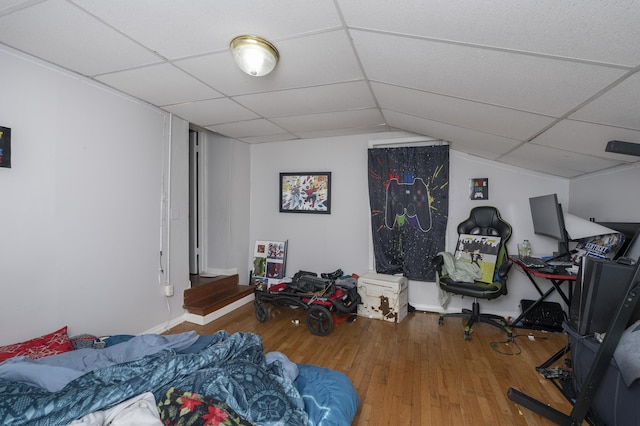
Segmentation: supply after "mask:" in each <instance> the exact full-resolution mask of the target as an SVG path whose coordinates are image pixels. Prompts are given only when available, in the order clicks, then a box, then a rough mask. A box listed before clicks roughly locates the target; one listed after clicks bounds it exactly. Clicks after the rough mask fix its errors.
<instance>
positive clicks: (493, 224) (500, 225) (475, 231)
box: [458, 206, 511, 242]
mask: <svg viewBox="0 0 640 426" xmlns="http://www.w3.org/2000/svg"><path fill="white" fill-rule="evenodd" d="M458 234H471V235H494V236H499V237H502V241H503V242H506V241H507V240H508V239H509V237H511V225H509V223H507V222H505V221H504V220H503V219H502V218H501V217H500V212H499V211H498V209H496V208H495V207H491V206H480V207H474V208H473V209H471V212H470V213H469V217H468V218H467V219H466V220H464V221H462V222H461V223H460V224H459V225H458Z"/></svg>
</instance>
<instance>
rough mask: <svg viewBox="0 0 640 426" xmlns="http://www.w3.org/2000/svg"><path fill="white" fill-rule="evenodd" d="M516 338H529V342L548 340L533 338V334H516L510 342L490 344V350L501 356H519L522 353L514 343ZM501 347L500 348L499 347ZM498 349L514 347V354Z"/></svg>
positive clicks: (539, 337) (546, 338)
mask: <svg viewBox="0 0 640 426" xmlns="http://www.w3.org/2000/svg"><path fill="white" fill-rule="evenodd" d="M518 337H527V338H529V340H548V339H549V338H548V337H545V336H534V335H533V334H516V335H514V336H513V339H511V340H505V341H503V342H491V344H490V345H491V349H493V350H494V351H496V352H498V353H499V354H501V355H520V354H521V353H522V348H520V345H518V342H516V338H518ZM500 345H502V346H500ZM500 347H504V348H510V347H515V348H516V349H515V352H514V351H506V350H500V349H499V348H500Z"/></svg>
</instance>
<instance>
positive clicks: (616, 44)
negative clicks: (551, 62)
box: [338, 0, 640, 66]
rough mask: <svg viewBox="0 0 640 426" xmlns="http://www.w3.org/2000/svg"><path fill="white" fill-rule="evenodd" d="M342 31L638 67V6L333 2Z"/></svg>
mask: <svg viewBox="0 0 640 426" xmlns="http://www.w3.org/2000/svg"><path fill="white" fill-rule="evenodd" d="M338 4H339V6H340V9H341V10H342V13H343V15H344V18H345V21H346V23H347V25H349V26H350V27H360V28H369V29H376V30H381V31H390V32H395V33H399V34H414V35H418V36H422V37H430V38H434V39H440V40H450V41H457V42H462V43H469V44H477V45H482V46H494V47H502V48H507V49H514V50H520V51H525V52H536V53H542V54H549V55H555V56H563V57H568V58H579V59H585V60H589V61H596V62H606V63H612V64H623V65H625V64H626V65H627V66H636V65H638V64H640V43H639V42H638V40H640V25H638V20H639V18H640V3H638V2H637V1H602V0H578V1H558V0H535V1H530V0H492V1H488V2H487V1H466V0H448V1H447V0H444V1H424V0H405V1H403V2H402V6H401V7H399V5H398V4H397V3H395V2H390V1H388V0H338Z"/></svg>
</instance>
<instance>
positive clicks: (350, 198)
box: [247, 132, 569, 316]
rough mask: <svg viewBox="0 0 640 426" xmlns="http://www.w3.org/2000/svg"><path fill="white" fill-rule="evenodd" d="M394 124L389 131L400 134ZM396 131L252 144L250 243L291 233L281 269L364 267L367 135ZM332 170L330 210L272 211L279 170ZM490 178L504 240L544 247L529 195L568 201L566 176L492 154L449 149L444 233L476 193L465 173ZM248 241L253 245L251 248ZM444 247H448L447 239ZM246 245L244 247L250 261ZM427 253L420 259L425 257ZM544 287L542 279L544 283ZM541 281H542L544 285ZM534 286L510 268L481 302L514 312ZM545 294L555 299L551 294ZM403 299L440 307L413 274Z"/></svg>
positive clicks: (360, 270)
mask: <svg viewBox="0 0 640 426" xmlns="http://www.w3.org/2000/svg"><path fill="white" fill-rule="evenodd" d="M406 135H407V134H405V133H400V132H398V133H397V134H395V137H401V136H406ZM391 137H394V135H389V134H371V135H356V136H345V137H335V138H326V139H313V140H297V141H286V142H277V143H268V144H257V145H252V146H251V227H250V239H251V244H253V241H255V240H256V239H261V240H285V239H286V240H289V257H288V263H287V270H286V273H287V275H289V276H292V275H293V274H294V273H295V272H296V271H298V270H300V269H305V270H310V271H315V272H330V271H333V270H335V269H337V268H342V269H343V270H344V272H345V273H349V274H350V273H356V274H359V275H362V274H364V273H366V272H367V271H368V270H369V264H370V263H369V262H370V255H369V251H370V247H369V234H370V232H371V231H370V226H369V215H370V212H369V198H368V190H367V149H368V146H369V141H370V140H374V139H389V138H391ZM309 171H311V172H314V171H315V172H318V171H330V172H332V192H333V196H332V200H331V203H332V205H331V214H330V215H317V214H296V213H279V211H278V197H279V189H278V176H279V173H280V172H309ZM480 177H487V178H489V195H490V199H489V201H488V202H487V203H486V204H490V205H494V206H496V207H498V209H499V210H500V212H501V214H502V216H503V218H504V219H505V220H507V221H508V222H509V223H510V224H511V225H512V227H513V236H512V238H511V240H510V242H509V244H508V247H509V250H510V252H512V253H515V252H516V249H515V247H516V243H517V242H518V241H522V240H523V239H525V238H527V239H529V240H530V241H531V243H532V246H533V251H534V254H541V255H543V254H549V253H551V252H552V251H553V250H555V249H556V248H557V243H556V242H554V241H552V240H548V239H545V238H543V237H537V236H535V235H534V234H533V228H532V224H531V213H530V210H529V204H528V198H529V197H531V196H535V195H544V194H548V193H558V196H559V198H560V201H561V202H563V203H566V202H568V188H569V182H568V180H566V179H563V178H555V177H550V176H547V175H544V174H540V173H535V172H527V171H523V170H521V169H518V168H515V167H509V166H505V165H502V164H499V163H496V162H493V161H489V160H484V159H481V158H478V157H473V156H470V155H466V154H462V153H459V152H456V151H451V165H450V193H449V226H448V241H449V242H451V241H456V240H457V234H456V230H455V228H456V226H457V224H458V223H459V222H461V221H462V220H464V219H465V218H466V217H467V216H468V213H469V210H470V209H471V208H472V207H474V206H477V205H481V204H484V203H483V202H480V201H473V200H470V199H469V179H470V178H480ZM252 247H253V246H252V245H251V248H252ZM448 251H453V244H449V248H448ZM250 258H251V253H249V254H248V255H247V265H250ZM428 261H430V259H425V262H428ZM543 287H544V284H543ZM545 289H546V288H545ZM537 297H538V294H537V293H536V290H535V288H534V287H533V286H532V285H531V283H529V282H528V280H527V278H526V277H525V276H524V275H523V274H522V273H520V272H519V271H517V270H516V269H515V268H514V270H513V271H512V272H511V275H510V280H509V294H508V295H507V296H506V297H501V298H499V299H496V300H494V301H484V302H482V303H481V305H482V306H483V307H484V309H485V310H487V311H492V312H496V313H501V314H503V315H505V316H516V315H518V314H519V313H520V307H519V303H520V300H521V299H537ZM550 300H560V299H559V298H558V299H556V298H552V299H550ZM409 302H410V303H411V304H412V305H413V306H415V307H417V308H418V309H423V310H435V311H440V310H441V308H440V306H439V302H438V291H437V287H436V284H435V283H427V282H419V281H412V282H410V286H409ZM471 303H472V300H471V299H470V298H464V299H462V298H459V297H454V298H453V300H452V302H451V304H450V305H449V310H451V311H458V310H460V307H469V306H470V305H471Z"/></svg>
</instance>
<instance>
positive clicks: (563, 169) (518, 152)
mask: <svg viewBox="0 0 640 426" xmlns="http://www.w3.org/2000/svg"><path fill="white" fill-rule="evenodd" d="M500 161H501V162H504V163H507V164H511V165H514V166H519V167H525V168H527V169H531V170H536V171H539V172H543V173H551V174H554V175H557V176H564V177H575V176H579V175H581V174H584V173H585V172H593V171H596V170H601V169H607V168H610V167H615V166H617V165H619V164H621V162H618V161H615V160H609V159H605V158H599V157H594V156H591V155H586V154H581V153H578V152H569V151H564V150H561V149H556V148H551V147H546V146H540V145H536V144H533V143H526V144H523V145H522V146H520V147H518V148H517V149H515V150H513V151H512V152H510V153H509V154H507V155H505V156H503V157H501V158H500Z"/></svg>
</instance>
